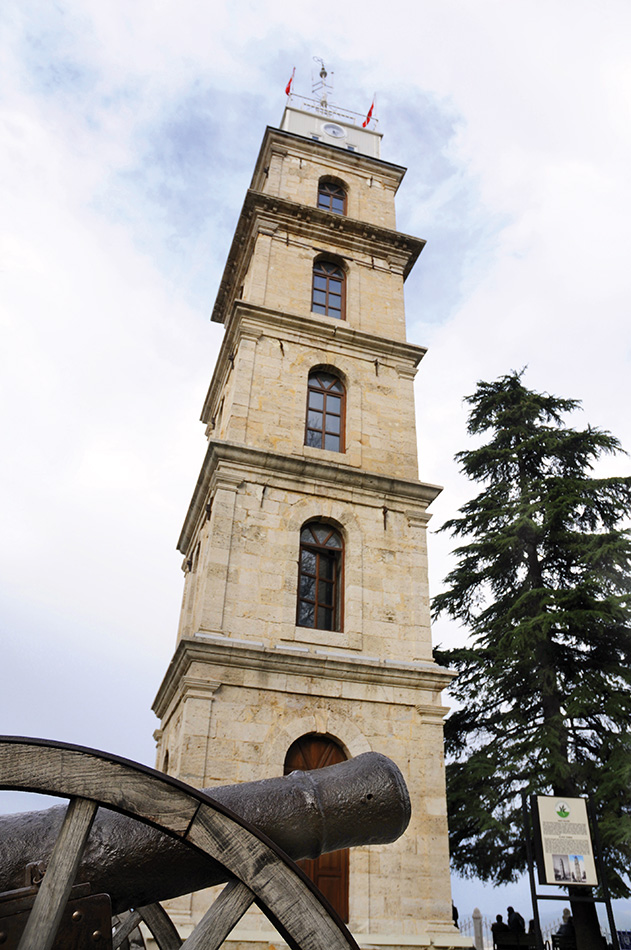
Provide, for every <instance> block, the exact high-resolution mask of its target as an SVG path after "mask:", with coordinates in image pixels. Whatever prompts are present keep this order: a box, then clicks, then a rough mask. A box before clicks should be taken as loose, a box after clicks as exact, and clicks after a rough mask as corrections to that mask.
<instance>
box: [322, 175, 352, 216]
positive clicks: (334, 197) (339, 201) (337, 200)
mask: <svg viewBox="0 0 631 950" xmlns="http://www.w3.org/2000/svg"><path fill="white" fill-rule="evenodd" d="M318 208H322V209H323V210H324V211H333V212H334V213H335V214H346V192H345V190H344V189H343V188H342V186H341V185H338V184H337V182H334V181H327V180H326V179H323V180H322V181H321V182H320V184H319V185H318Z"/></svg>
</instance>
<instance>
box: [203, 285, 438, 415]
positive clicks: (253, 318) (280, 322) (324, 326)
mask: <svg viewBox="0 0 631 950" xmlns="http://www.w3.org/2000/svg"><path fill="white" fill-rule="evenodd" d="M266 334H267V335H268V336H273V337H278V336H279V334H280V335H282V338H283V340H288V341H290V342H300V343H304V341H305V337H307V338H308V341H309V345H311V346H313V345H315V346H318V345H319V346H323V347H324V346H325V347H327V349H330V348H333V349H335V348H339V350H340V351H342V350H345V351H346V352H347V353H349V354H350V355H352V356H353V357H354V358H355V359H364V360H368V361H370V362H371V363H372V362H374V361H375V359H379V361H380V362H383V363H385V364H388V365H391V364H393V363H394V364H395V365H397V364H398V365H399V366H400V367H401V370H402V371H403V372H406V373H407V374H408V375H410V376H412V377H413V376H414V375H415V372H416V367H417V366H418V364H419V363H420V361H421V360H422V358H423V357H424V356H425V353H426V352H427V349H426V347H424V346H416V345H415V344H413V343H406V342H405V341H403V340H390V339H387V338H386V337H380V336H375V335H373V334H371V333H366V332H364V331H363V330H357V329H355V328H354V327H352V326H350V325H349V324H347V323H345V322H343V321H340V320H335V319H334V318H333V317H323V316H320V315H318V316H314V315H313V314H309V315H305V314H297V313H287V312H283V311H281V310H271V309H269V308H268V307H260V306H256V305H254V304H250V303H246V302H245V301H244V300H235V301H234V303H233V305H232V312H231V314H230V318H229V320H228V321H227V329H226V335H225V337H224V339H223V343H222V346H221V350H220V352H219V357H218V359H217V363H216V365H215V370H214V372H213V376H212V380H211V382H210V386H209V388H208V393H207V395H206V399H205V400H204V405H203V408H202V414H201V420H202V422H204V423H206V424H208V423H209V422H210V421H211V418H212V415H213V394H214V393H215V392H219V390H221V389H222V387H223V383H224V380H225V379H226V378H227V376H228V372H229V369H230V368H231V366H230V359H231V357H233V356H234V354H235V353H236V350H237V347H238V345H239V342H240V340H242V339H245V338H247V339H256V338H257V337H259V336H264V335H266Z"/></svg>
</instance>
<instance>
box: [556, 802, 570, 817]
mask: <svg viewBox="0 0 631 950" xmlns="http://www.w3.org/2000/svg"><path fill="white" fill-rule="evenodd" d="M557 815H558V816H559V818H569V817H570V809H569V808H568V807H567V805H566V804H565V802H559V804H558V806H557Z"/></svg>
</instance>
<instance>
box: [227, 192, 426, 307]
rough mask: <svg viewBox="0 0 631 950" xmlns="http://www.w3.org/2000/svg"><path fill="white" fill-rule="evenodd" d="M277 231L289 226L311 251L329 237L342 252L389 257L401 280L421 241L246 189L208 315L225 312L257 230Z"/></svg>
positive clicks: (285, 232)
mask: <svg viewBox="0 0 631 950" xmlns="http://www.w3.org/2000/svg"><path fill="white" fill-rule="evenodd" d="M279 231H280V233H282V234H283V236H284V235H289V233H290V232H291V234H292V237H293V238H296V237H301V238H303V239H304V240H305V242H306V243H308V245H309V246H310V247H312V248H313V250H314V253H318V252H319V251H320V250H321V248H320V246H319V244H324V245H328V246H330V245H331V240H332V239H333V240H334V242H335V245H336V248H337V250H338V252H339V253H340V254H341V255H342V256H344V251H345V250H346V251H348V252H353V253H354V254H357V253H360V254H363V255H364V256H365V257H366V258H367V259H368V260H370V258H371V257H383V258H384V259H390V260H391V261H392V263H393V265H394V267H395V269H397V270H400V272H401V273H402V274H403V279H404V280H405V278H406V277H407V275H408V274H409V272H410V270H411V269H412V267H413V266H414V264H415V262H416V259H417V258H418V256H419V254H420V253H421V251H422V250H423V247H424V246H425V241H423V240H421V239H420V238H416V237H412V236H411V235H408V234H402V233H401V232H399V231H392V230H390V229H389V228H382V227H379V226H377V225H374V224H369V223H367V222H366V221H359V220H357V219H355V218H348V217H345V216H341V215H337V214H333V213H332V212H330V211H322V210H321V209H319V208H315V207H313V208H312V207H309V206H307V205H303V204H301V203H299V202H297V201H290V200H289V199H287V198H279V197H278V196H276V195H268V194H263V193H262V192H258V191H252V190H250V191H248V193H247V194H246V196H245V201H244V203H243V208H242V209H241V214H240V215H239V220H238V222H237V227H236V230H235V234H234V238H233V240H232V245H231V247H230V251H229V253H228V260H227V262H226V267H225V269H224V272H223V276H222V278H221V283H220V285H219V292H218V293H217V299H216V301H215V306H214V308H213V312H212V317H211V319H212V320H214V321H215V322H217V323H224V322H225V319H226V313H227V311H228V310H229V309H230V307H231V304H232V301H233V300H234V299H235V297H236V296H237V293H238V288H239V287H240V286H241V284H242V283H243V281H244V279H245V273H246V271H247V267H248V264H249V261H250V258H251V255H252V253H253V251H254V244H255V241H256V237H257V235H258V234H259V232H262V233H267V234H269V235H271V236H274V235H276V234H277V232H279Z"/></svg>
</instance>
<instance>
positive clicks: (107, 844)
mask: <svg viewBox="0 0 631 950" xmlns="http://www.w3.org/2000/svg"><path fill="white" fill-rule="evenodd" d="M204 791H205V793H206V794H207V795H208V796H209V797H211V798H213V799H214V800H215V801H216V802H219V804H220V805H222V806H224V807H225V808H228V809H230V810H231V811H232V812H234V813H235V814H236V815H237V816H239V818H241V819H244V820H245V821H247V822H249V823H250V824H251V825H254V827H255V828H257V829H258V830H259V831H262V832H263V833H264V834H265V835H267V836H268V837H269V838H271V839H272V841H274V842H275V843H276V844H277V845H279V846H280V847H281V848H282V849H283V850H284V851H285V852H286V853H287V854H288V855H289V856H290V857H291V858H293V859H294V860H299V859H301V858H315V857H318V855H320V854H323V853H325V852H328V851H337V850H339V849H341V848H349V847H355V846H358V845H369V844H387V843H389V842H391V841H395V840H396V839H397V838H398V837H399V836H400V835H401V834H403V832H404V831H405V829H406V827H407V825H408V822H409V819H410V799H409V795H408V791H407V788H406V785H405V782H404V780H403V776H402V775H401V773H400V771H399V769H398V768H397V766H396V765H395V764H394V762H392V761H391V760H390V759H388V758H386V756H384V755H380V754H379V753H376V752H367V753H364V754H363V755H359V756H357V757H356V758H354V759H350V760H348V761H347V762H340V763H339V764H337V765H330V766H328V767H327V768H323V769H317V770H314V771H310V772H292V773H291V774H290V775H287V776H285V777H283V778H272V779H265V780H263V781H260V782H248V783H244V784H242V785H229V786H222V787H219V788H209V789H204ZM64 812H65V808H64V806H57V807H54V808H50V809H47V810H45V811H37V812H27V813H24V814H19V815H5V816H0V891H9V890H14V889H16V888H19V887H23V886H24V883H25V869H26V866H27V865H28V864H32V863H35V862H43V864H44V865H46V864H47V863H48V860H49V858H50V854H51V852H52V849H53V846H54V844H55V841H56V839H57V835H58V832H59V829H60V827H61V823H62V821H63V816H64ZM226 880H227V875H226V871H225V869H224V868H223V867H222V866H221V865H220V864H218V863H217V862H215V861H213V860H212V859H211V858H209V857H208V856H205V855H202V854H198V853H197V852H196V851H193V850H192V849H191V848H190V847H189V846H186V845H184V844H182V843H181V842H180V841H178V840H177V839H176V838H172V837H170V836H168V835H166V834H164V833H163V832H160V831H158V830H156V829H155V828H152V827H150V826H148V825H145V824H141V823H139V822H137V821H134V820H133V819H132V818H129V817H127V816H125V815H121V814H118V813H117V812H114V811H109V810H107V809H104V808H101V809H99V812H98V814H97V817H96V819H95V822H94V825H93V827H92V831H91V833H90V838H89V840H88V844H87V847H86V849H85V851H84V854H83V858H82V862H81V865H80V867H79V871H78V874H77V877H76V883H84V882H89V883H90V885H91V889H92V893H107V894H109V895H110V897H111V899H112V907H113V910H114V911H115V912H116V913H120V912H122V911H123V910H127V909H129V908H130V907H140V906H144V905H146V904H151V903H154V902H155V901H162V900H168V899H170V898H174V897H179V896H180V895H182V894H188V893H190V892H191V891H196V890H200V889H202V888H205V887H210V886H212V885H215V884H221V883H222V882H225V881H226Z"/></svg>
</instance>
